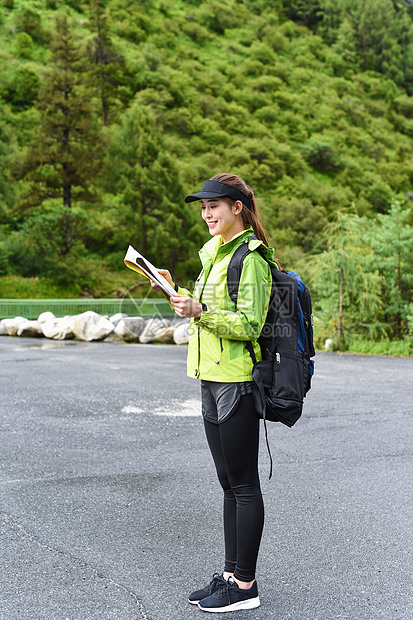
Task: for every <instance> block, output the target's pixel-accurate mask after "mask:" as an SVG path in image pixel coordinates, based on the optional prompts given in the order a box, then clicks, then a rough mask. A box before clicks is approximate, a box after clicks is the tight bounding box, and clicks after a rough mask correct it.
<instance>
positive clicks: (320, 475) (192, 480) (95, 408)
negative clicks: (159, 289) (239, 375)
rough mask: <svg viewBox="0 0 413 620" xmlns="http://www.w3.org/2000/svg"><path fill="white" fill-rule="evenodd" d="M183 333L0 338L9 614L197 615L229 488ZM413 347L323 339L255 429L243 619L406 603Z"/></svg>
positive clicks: (216, 562)
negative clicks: (366, 349) (393, 353)
mask: <svg viewBox="0 0 413 620" xmlns="http://www.w3.org/2000/svg"><path fill="white" fill-rule="evenodd" d="M185 358H186V349H185V347H182V348H181V347H176V346H169V347H168V346H151V345H130V344H129V345H127V344H120V343H80V342H70V341H69V342H68V341H66V342H53V341H47V340H40V341H34V340H29V339H20V338H11V337H3V338H1V339H0V389H1V399H0V419H1V423H0V464H1V465H0V466H1V474H0V476H1V477H0V489H1V503H0V512H1V516H2V520H1V523H2V525H1V538H0V545H1V546H0V618H1V619H2V620H15V619H18V620H26V619H29V618H30V619H36V620H40V619H42V620H43V619H44V620H55V619H56V620H66V619H70V620H89V619H93V620H95V619H96V620H109V619H116V620H129V619H137V620H197V619H201V618H205V617H206V616H208V617H209V615H208V614H205V613H204V612H202V611H201V610H199V609H198V608H197V607H195V606H191V605H189V604H188V603H187V601H186V598H187V595H188V594H189V593H190V592H191V591H192V590H193V589H195V588H197V587H199V586H203V585H205V583H207V582H208V581H209V579H210V577H211V575H212V573H213V572H214V571H217V570H221V569H222V530H221V511H222V509H221V492H220V489H219V486H218V483H217V481H216V479H215V472H214V469H213V464H212V460H211V457H210V455H209V452H208V449H207V446H206V441H205V438H204V434H203V427H202V420H201V417H200V401H199V384H198V382H197V381H196V380H193V379H189V378H187V377H186V376H185ZM412 402H413V359H398V358H381V357H366V356H351V355H337V354H318V355H317V358H316V375H315V378H314V383H313V389H312V390H311V392H310V394H309V396H308V398H307V402H306V405H305V411H304V415H303V417H302V419H301V420H300V421H299V422H298V423H297V425H296V427H294V428H293V429H288V428H286V427H282V426H281V425H277V424H270V427H269V436H270V443H271V447H272V452H273V458H274V472H275V473H274V476H273V479H272V480H271V481H268V456H267V453H266V449H265V444H264V441H263V439H262V444H261V448H262V449H261V456H260V468H261V476H262V486H263V493H264V501H265V505H266V524H265V529H264V536H263V542H262V547H261V552H260V558H259V567H258V575H257V581H258V587H259V594H260V598H261V607H260V608H259V609H256V610H251V611H244V612H235V613H232V614H230V616H231V618H233V619H234V620H237V619H244V618H245V619H247V618H248V619H250V620H270V619H271V620H275V619H277V620H287V619H294V620H335V619H346V620H365V619H366V620H367V619H368V620H381V619H383V620H411V618H413V595H412V592H413V578H412V575H413V570H412V569H413V556H412V547H413V545H412V542H413V541H412V530H413V519H412V512H413V511H412V477H413V476H412V474H413V466H412V427H413V423H412Z"/></svg>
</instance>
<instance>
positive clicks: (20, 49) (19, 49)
mask: <svg viewBox="0 0 413 620" xmlns="http://www.w3.org/2000/svg"><path fill="white" fill-rule="evenodd" d="M14 49H15V51H16V54H17V55H18V56H21V57H22V58H30V56H31V55H32V51H33V39H32V38H31V36H30V35H29V34H27V32H18V33H17V34H16V36H15V37H14Z"/></svg>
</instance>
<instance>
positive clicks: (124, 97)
mask: <svg viewBox="0 0 413 620" xmlns="http://www.w3.org/2000/svg"><path fill="white" fill-rule="evenodd" d="M62 10H65V11H66V15H67V17H66V18H64V17H63V14H62V13H61V11H62ZM56 17H57V22H56ZM412 19H413V10H412V9H411V8H409V7H408V6H407V5H406V4H405V3H402V2H397V3H396V2H393V1H392V0H372V1H371V2H364V1H362V0H311V1H308V0H307V1H304V0H303V1H301V0H300V1H297V2H295V3H291V2H286V1H284V0H222V1H220V2H218V1H216V0H209V1H208V2H200V1H199V0H193V1H191V2H190V1H187V0H186V1H184V0H176V1H175V2H165V1H164V0H160V1H159V2H155V1H154V0H146V1H143V0H142V2H138V3H136V2H130V1H129V0H91V2H86V1H82V0H72V1H71V2H62V0H36V2H35V3H33V2H30V1H29V0H19V2H14V5H13V2H12V1H11V0H2V8H1V20H0V41H1V43H0V60H1V62H0V270H1V271H2V273H7V274H9V275H7V276H4V277H7V278H12V277H13V274H15V273H23V271H22V270H23V269H26V267H25V266H24V265H23V264H22V261H20V262H19V261H17V262H15V261H14V260H13V255H14V253H16V256H20V254H19V249H18V248H19V244H20V245H22V246H24V247H25V248H27V243H28V242H27V239H29V238H30V235H36V239H38V241H36V243H38V244H40V245H39V246H36V248H37V250H36V252H37V254H36V256H33V257H32V260H31V263H32V267H31V269H32V271H25V272H24V273H27V274H32V277H39V278H44V277H46V274H48V277H50V278H53V279H54V280H56V281H57V280H59V281H62V278H64V275H63V273H64V270H65V269H66V268H67V270H68V271H67V273H68V275H67V277H68V278H69V279H70V281H71V282H73V284H72V285H71V287H72V290H75V288H76V287H77V289H76V290H78V291H81V290H82V286H87V287H88V288H91V289H93V291H94V294H98V293H101V292H103V293H104V294H108V293H110V291H111V290H112V288H109V287H113V288H116V286H118V284H117V283H118V281H119V280H118V274H117V270H118V269H122V257H123V255H124V251H125V249H126V246H127V244H128V243H129V242H131V243H133V244H134V245H136V246H137V247H138V248H139V249H141V250H144V247H146V250H147V254H148V256H149V257H150V258H152V259H153V261H156V262H157V263H158V264H159V265H160V266H161V264H163V265H164V266H167V267H168V266H169V267H170V268H171V269H173V270H174V271H175V274H176V276H178V279H179V277H181V281H185V279H193V278H194V277H196V275H197V270H198V267H199V263H198V259H197V252H196V250H197V249H198V247H199V245H200V244H201V243H202V242H203V241H204V240H206V239H207V238H208V231H206V230H204V229H203V228H202V222H201V220H200V218H199V215H198V210H197V209H196V207H194V206H193V205H192V206H188V205H185V204H184V203H183V197H184V196H185V194H186V193H187V192H189V191H194V190H195V189H198V188H199V184H200V183H201V182H202V181H203V180H204V179H205V178H208V177H209V176H212V175H213V174H215V173H217V172H222V171H226V172H234V173H238V174H241V175H242V176H244V177H245V179H246V181H247V182H248V183H249V184H250V185H252V186H253V187H254V190H255V191H256V194H257V195H258V198H259V202H260V204H261V207H262V208H261V211H262V213H263V216H264V221H265V224H266V227H267V230H268V233H269V237H270V239H271V241H272V243H273V244H274V245H275V247H276V251H277V256H278V258H279V259H280V260H281V262H282V263H283V264H285V265H286V266H288V268H290V269H294V268H295V269H297V270H298V271H300V272H302V273H303V275H304V277H305V279H309V278H310V282H311V277H312V274H311V273H310V266H312V265H314V266H315V265H319V266H320V269H321V266H322V263H323V260H324V259H325V260H327V264H330V265H331V267H329V269H330V271H329V276H328V278H324V280H325V282H324V284H323V282H322V280H323V277H322V276H320V277H319V276H317V277H316V276H315V275H314V291H312V292H313V296H314V298H315V307H316V308H317V311H318V313H319V314H320V316H322V319H323V320H322V328H321V332H322V331H323V330H324V333H325V334H327V333H328V334H329V335H331V334H332V333H333V334H334V332H337V329H338V319H337V317H338V309H337V308H338V307H337V299H338V297H339V294H340V272H341V266H340V269H339V268H338V263H337V262H336V263H334V260H336V261H338V257H339V256H341V257H342V258H343V257H344V258H343V261H344V263H345V265H344V266H343V269H342V271H343V273H342V276H343V277H342V285H343V291H342V294H343V300H342V301H343V304H342V306H343V307H342V315H341V316H342V325H341V329H342V336H341V346H343V347H345V346H350V344H351V342H352V340H354V338H355V337H357V338H367V337H370V336H371V337H379V336H380V334H381V333H383V332H385V333H386V334H388V335H389V337H391V338H392V339H396V338H405V339H408V338H409V337H411V325H412V320H411V319H409V317H410V316H411V315H413V311H412V310H411V288H410V284H409V281H408V279H409V277H410V272H411V267H410V265H411V259H410V258H400V266H401V272H400V273H401V274H402V275H401V279H400V285H399V286H398V285H397V282H396V284H393V285H392V286H393V289H391V290H390V289H388V288H387V287H386V286H385V285H384V284H383V278H384V280H385V281H386V282H387V280H388V281H389V282H391V281H392V277H391V274H394V273H395V267H394V265H393V267H391V268H390V267H389V268H388V269H387V267H385V265H387V262H386V261H388V262H389V264H390V263H391V259H390V252H392V253H393V254H392V256H393V260H394V257H395V256H396V254H397V251H396V249H395V246H394V245H393V241H392V242H390V240H389V239H387V237H386V226H387V227H388V229H389V230H393V228H392V227H394V231H396V229H397V227H398V229H399V231H400V233H401V232H403V231H404V230H405V229H406V227H407V226H411V224H412V222H411V216H410V215H409V214H407V216H406V218H407V219H405V220H403V221H402V220H401V219H399V220H397V217H400V218H401V217H402V216H399V215H397V216H396V214H395V212H394V213H393V210H392V209H393V208H391V204H392V203H394V202H395V201H399V202H400V203H401V202H402V201H403V200H404V198H405V194H406V192H409V191H411V189H412V187H411V186H412V183H413V163H412V161H413V144H412V137H413V106H412V104H411V101H410V94H411V93H412V92H413V21H412ZM65 20H66V26H64V25H63V24H64V21H65ZM49 41H52V44H51V46H50V50H49V49H48V48H46V45H45V43H46V42H49ZM11 171H13V175H12V174H11ZM352 204H353V205H354V207H353V210H352V213H353V215H352V216H351V217H352V218H356V219H354V220H352V219H351V217H350V216H348V217H350V220H349V221H348V222H347V221H344V220H340V219H338V220H337V212H338V211H342V212H343V213H347V214H348V209H349V206H350V205H352ZM69 205H70V209H71V210H72V212H73V217H75V216H76V218H80V219H76V218H75V220H74V221H73V222H72V225H73V227H74V229H75V230H78V231H79V234H78V235H77V236H76V235H75V239H74V241H73V244H72V245H71V246H70V243H68V239H66V240H65V239H62V238H59V241H56V236H55V234H54V231H53V232H52V233H50V234H49V231H50V229H53V228H54V227H61V228H62V231H64V230H65V229H64V226H63V222H64V220H63V219H62V217H63V215H62V214H63V211H62V212H60V211H59V210H58V208H62V209H63V208H66V209H67V208H69ZM402 210H403V211H406V210H407V211H408V209H406V208H405V207H403V209H402ZM81 214H83V215H82V216H81ZM356 214H357V215H356ZM346 217H347V216H346ZM382 217H383V218H386V217H390V218H394V221H395V222H396V221H397V222H398V224H394V225H393V224H392V223H391V222H392V221H393V220H391V221H390V220H389V221H387V220H385V221H386V224H384V223H383V224H382V223H381V222H382V220H381V219H380V218H382ZM403 217H404V216H403ZM59 218H60V219H59ZM82 218H83V219H82ZM357 218H358V219H357ZM409 218H410V219H409ZM69 220H70V218H69ZM70 221H71V220H70ZM82 222H83V224H82V226H83V225H84V227H83V228H81V227H80V224H81V223H82ZM334 222H336V224H335V226H336V227H337V226H338V223H337V222H341V224H340V226H341V229H340V230H341V232H339V231H338V230H335V232H334V234H333V232H332V231H331V230H330V233H329V234H330V237H331V236H332V237H334V238H337V239H338V238H339V237H340V235H341V236H343V235H344V238H345V242H344V247H345V248H346V249H345V252H344V250H343V251H342V250H340V247H341V246H339V245H337V246H333V245H331V244H332V240H331V239H330V238H329V235H327V236H325V235H324V233H323V231H324V228H325V226H326V225H328V224H330V225H331V226H332V225H333V224H334ZM355 222H356V223H357V226H360V230H359V233H360V234H359V236H358V237H357V235H355V234H353V233H351V230H352V225H353V224H354V223H355ZM383 222H384V220H383ZM86 224H87V225H86ZM347 224H348V226H347ZM350 224H351V226H350ZM77 226H78V228H76V227H77ZM79 227H80V228H79ZM346 227H347V228H346ZM80 230H81V232H80ZM62 231H61V232H62ZM367 231H370V233H371V235H372V237H371V238H367V237H366V235H367ZM353 232H354V231H353ZM352 235H353V236H352ZM49 237H50V238H49ZM69 237H70V235H68V238H69ZM396 238H397V237H396V234H395V235H394V237H393V239H396ZM360 239H362V240H360ZM53 240H55V241H53ZM55 242H56V245H55V246H53V249H52V246H51V245H50V246H49V245H48V244H52V243H55ZM401 243H402V242H401ZM403 243H404V244H405V246H406V247H405V246H403V247H404V249H403V252H402V256H406V257H409V256H410V254H409V251H410V250H409V251H408V249H406V248H407V246H408V240H407V239H406V240H405V241H403ZM403 243H402V245H403ZM145 244H146V246H145ZM67 245H69V246H70V248H69V249H68V251H67V253H66V254H64V255H63V257H61V264H62V265H64V269H62V271H61V273H57V272H53V273H52V271H51V270H52V266H51V264H50V262H48V259H47V252H46V251H45V250H42V249H41V248H47V247H48V248H49V251H50V252H56V251H58V250H57V246H58V247H59V248H62V247H65V246H67ZM388 248H391V250H390V249H389V250H388V251H389V256H387V255H386V251H387V249H388ZM28 251H29V250H28ZM340 252H341V254H340ZM343 252H344V253H343ZM385 256H387V258H386V260H384V257H385ZM373 257H374V260H373ZM380 257H382V260H381V262H380V261H379V258H380ZM333 259H334V260H333ZM158 261H160V262H158ZM374 261H376V262H374ZM66 262H67V264H66ZM334 265H335V266H334ZM340 265H341V263H340ZM346 265H347V266H346ZM350 265H355V266H356V267H355V277H354V281H353V282H352V281H351V278H350V276H349V274H350V271H349V270H350ZM344 267H345V268H344ZM334 269H338V271H334ZM346 269H348V271H346ZM124 271H125V270H124ZM76 273H78V279H79V281H78V282H77V283H76V282H75V279H76ZM111 273H113V280H111V277H112V276H111V275H110V274H111ZM122 273H123V272H122ZM365 273H368V274H370V275H368V276H366V277H365V280H366V281H368V280H369V278H370V279H371V278H373V280H371V282H370V283H372V282H373V281H374V282H377V280H374V278H376V279H377V278H378V279H379V280H380V282H382V284H379V285H375V287H374V289H373V290H374V291H378V298H377V299H375V301H374V300H373V301H374V303H373V301H372V300H370V302H371V307H372V308H373V307H374V312H373V311H372V310H371V311H370V310H368V306H369V303H367V301H366V300H367V298H368V295H367V294H366V292H365V289H364V285H365V282H364V284H363V277H364V276H363V274H365ZM102 274H103V275H102ZM128 275H129V274H128ZM132 276H133V274H132ZM132 276H131V277H132ZM333 276H334V277H335V279H334V277H333ZM19 277H21V276H19ZM28 277H29V275H28ZM125 277H127V276H126V275H125ZM30 281H32V280H30ZM115 281H116V284H115ZM327 282H330V285H331V286H330V288H328V287H327V285H326V283H327ZM92 284H93V286H92ZM394 287H395V288H394ZM397 291H398V292H397ZM396 292H397V295H398V297H397V295H396V296H395V293H396ZM366 295H367V296H366ZM396 298H397V299H398V300H399V301H398V302H397V303H398V304H399V305H398V306H397V304H396V306H397V307H396V306H395V307H394V308H393V306H392V303H393V302H391V300H395V299H396ZM395 303H396V302H395ZM409 308H410V309H409ZM398 312H399V315H400V317H399V315H398ZM321 332H320V333H321ZM368 334H370V336H368ZM320 337H321V336H320ZM323 337H324V336H323ZM326 337H327V336H326Z"/></svg>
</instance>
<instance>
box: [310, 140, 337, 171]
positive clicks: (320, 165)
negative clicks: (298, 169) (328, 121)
mask: <svg viewBox="0 0 413 620" xmlns="http://www.w3.org/2000/svg"><path fill="white" fill-rule="evenodd" d="M301 152H302V154H303V157H304V159H306V160H307V161H308V163H309V164H310V165H311V166H312V167H313V168H315V169H316V170H318V171H319V172H326V173H328V172H335V171H336V170H340V169H341V168H343V167H344V162H343V160H342V158H341V157H340V155H339V154H338V153H337V152H336V150H335V148H334V146H333V145H332V144H328V143H327V142H321V141H320V140H313V139H311V140H308V142H307V143H306V144H304V146H302V147H301Z"/></svg>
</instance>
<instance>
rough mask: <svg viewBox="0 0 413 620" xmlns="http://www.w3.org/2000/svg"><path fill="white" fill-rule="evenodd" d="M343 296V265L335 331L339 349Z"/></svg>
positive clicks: (341, 331) (341, 330)
mask: <svg viewBox="0 0 413 620" xmlns="http://www.w3.org/2000/svg"><path fill="white" fill-rule="evenodd" d="M343 294H344V274H343V265H341V267H340V298H339V303H338V329H337V340H338V343H337V345H338V347H339V348H340V344H341V336H342V333H343Z"/></svg>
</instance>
